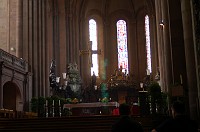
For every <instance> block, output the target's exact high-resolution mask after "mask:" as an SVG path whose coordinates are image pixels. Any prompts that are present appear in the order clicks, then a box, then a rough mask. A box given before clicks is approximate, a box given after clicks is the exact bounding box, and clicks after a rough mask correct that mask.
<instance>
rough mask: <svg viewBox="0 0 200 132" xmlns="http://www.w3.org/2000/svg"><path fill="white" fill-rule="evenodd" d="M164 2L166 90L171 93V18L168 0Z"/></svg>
mask: <svg viewBox="0 0 200 132" xmlns="http://www.w3.org/2000/svg"><path fill="white" fill-rule="evenodd" d="M161 4H162V6H161V7H162V19H163V24H164V26H163V27H162V29H163V46H164V48H163V49H164V52H163V54H164V57H163V59H164V64H165V73H164V74H165V75H164V76H165V88H166V89H165V90H166V92H168V93H171V88H170V84H173V80H174V79H173V75H172V60H171V43H170V35H169V19H168V15H169V14H168V0H161Z"/></svg>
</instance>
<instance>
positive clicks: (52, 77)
mask: <svg viewBox="0 0 200 132" xmlns="http://www.w3.org/2000/svg"><path fill="white" fill-rule="evenodd" d="M55 70H56V64H55V60H52V61H51V66H50V73H49V82H50V87H52V88H53V87H55V86H56V73H55Z"/></svg>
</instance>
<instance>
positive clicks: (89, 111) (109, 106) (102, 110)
mask: <svg viewBox="0 0 200 132" xmlns="http://www.w3.org/2000/svg"><path fill="white" fill-rule="evenodd" d="M118 107H119V103H118V102H107V103H103V102H93V103H77V104H64V105H63V109H68V110H70V111H71V112H72V115H73V116H84V115H112V111H113V110H114V109H116V108H118Z"/></svg>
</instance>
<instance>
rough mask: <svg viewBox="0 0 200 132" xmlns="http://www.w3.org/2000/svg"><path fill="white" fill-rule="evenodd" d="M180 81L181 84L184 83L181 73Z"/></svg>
mask: <svg viewBox="0 0 200 132" xmlns="http://www.w3.org/2000/svg"><path fill="white" fill-rule="evenodd" d="M180 82H181V84H183V78H182V75H181V74H180Z"/></svg>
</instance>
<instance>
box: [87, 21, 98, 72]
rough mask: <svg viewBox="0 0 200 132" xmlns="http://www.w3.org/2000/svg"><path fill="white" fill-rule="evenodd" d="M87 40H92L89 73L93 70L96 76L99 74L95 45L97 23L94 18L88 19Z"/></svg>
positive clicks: (96, 47)
mask: <svg viewBox="0 0 200 132" xmlns="http://www.w3.org/2000/svg"><path fill="white" fill-rule="evenodd" d="M89 40H90V41H91V42H92V47H91V49H92V51H91V55H92V67H91V75H93V72H94V73H95V75H96V76H98V75H99V65H98V54H97V50H98V46H97V24H96V21H95V20H94V19H90V20H89Z"/></svg>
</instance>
